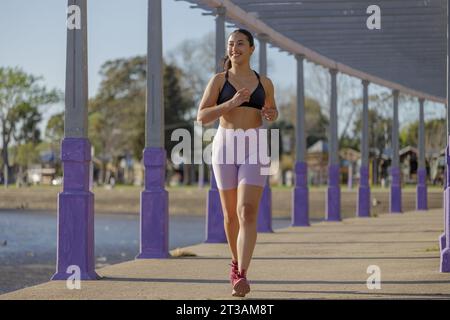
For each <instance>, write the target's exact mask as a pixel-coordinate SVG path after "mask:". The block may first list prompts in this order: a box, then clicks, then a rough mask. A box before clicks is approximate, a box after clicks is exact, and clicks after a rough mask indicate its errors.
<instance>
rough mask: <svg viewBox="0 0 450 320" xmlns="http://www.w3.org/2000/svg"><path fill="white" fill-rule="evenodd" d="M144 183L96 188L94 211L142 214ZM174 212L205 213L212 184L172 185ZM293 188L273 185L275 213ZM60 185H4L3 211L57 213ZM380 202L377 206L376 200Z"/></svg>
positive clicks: (345, 206)
mask: <svg viewBox="0 0 450 320" xmlns="http://www.w3.org/2000/svg"><path fill="white" fill-rule="evenodd" d="M141 190H142V189H141V188H140V187H132V186H130V187H128V186H127V187H123V186H119V187H116V188H114V189H111V190H107V189H105V188H103V187H97V188H94V190H93V193H94V199H95V200H94V201H95V203H94V211H95V213H96V214H113V215H117V214H120V215H132V216H138V215H139V210H140V192H141ZM166 190H167V191H168V193H169V215H170V216H204V215H205V214H206V199H207V195H208V191H209V186H207V185H206V186H205V187H204V188H202V189H200V188H198V187H196V186H191V187H186V188H184V187H168V188H166ZM292 190H293V188H288V187H285V188H280V187H274V188H272V190H271V191H272V216H273V217H274V218H275V217H280V218H288V217H290V216H291V209H292V208H291V206H292ZM59 192H61V188H60V187H51V186H42V187H28V188H14V187H12V188H8V189H1V188H0V213H1V212H2V211H9V212H18V211H28V212H36V213H39V212H46V213H52V214H55V215H56V214H57V198H58V193H59ZM341 194H342V197H341V212H342V217H343V218H346V217H352V216H354V215H355V212H356V201H357V196H358V189H357V188H353V189H352V190H348V189H346V188H344V187H342V188H341ZM402 195H403V196H402V207H403V208H402V209H403V211H411V210H415V201H416V193H415V189H414V188H406V189H403V190H402ZM325 199H326V188H311V189H310V190H309V200H310V203H309V207H310V218H312V219H321V218H323V217H324V214H325ZM374 202H376V203H377V204H376V205H375V206H374V205H373V203H374ZM371 204H372V205H371V214H372V215H378V214H381V213H385V212H388V211H389V189H376V188H375V189H374V190H371ZM428 207H429V209H433V208H442V190H441V188H429V190H428Z"/></svg>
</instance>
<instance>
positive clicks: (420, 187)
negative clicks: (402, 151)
mask: <svg viewBox="0 0 450 320" xmlns="http://www.w3.org/2000/svg"><path fill="white" fill-rule="evenodd" d="M424 104H425V99H422V98H420V99H419V143H418V146H419V157H418V164H419V165H418V169H417V188H416V195H417V196H416V209H417V210H427V209H428V205H427V170H426V164H425V114H424Z"/></svg>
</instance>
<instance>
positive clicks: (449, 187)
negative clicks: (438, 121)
mask: <svg viewBox="0 0 450 320" xmlns="http://www.w3.org/2000/svg"><path fill="white" fill-rule="evenodd" d="M449 36H450V5H449V4H448V2H447V147H446V149H445V162H446V179H445V191H444V234H443V235H442V236H441V237H440V242H439V244H440V248H441V266H440V271H441V272H450V234H449V233H450V210H449V207H450V205H449V204H450V179H449V178H450V112H449V110H448V108H449V105H450V104H449V101H450V41H449Z"/></svg>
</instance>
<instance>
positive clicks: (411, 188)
mask: <svg viewBox="0 0 450 320" xmlns="http://www.w3.org/2000/svg"><path fill="white" fill-rule="evenodd" d="M340 187H341V190H342V191H347V190H348V188H347V185H346V184H341V185H340ZM104 188H105V187H104V186H95V187H94V191H95V190H99V189H100V190H102V189H104ZM165 188H166V190H196V189H198V185H197V184H194V185H187V186H185V185H180V186H166V187H165ZM204 188H207V189H209V183H206V184H205V186H204ZM293 188H294V186H286V185H281V186H280V185H273V186H271V189H272V190H286V191H290V190H292V189H293ZM370 188H371V190H373V191H386V192H387V191H389V187H387V188H382V187H381V186H371V187H370ZM1 189H3V190H5V189H4V187H2V186H0V190H1ZM8 189H11V190H27V189H34V190H39V189H42V190H61V189H62V186H60V185H59V186H51V185H36V186H30V187H22V188H18V187H17V186H16V185H15V184H11V185H9V186H8ZM142 189H143V187H141V186H135V185H126V184H116V185H115V186H114V190H142ZM309 189H310V190H311V191H326V190H327V186H326V185H321V186H309ZM357 190H358V185H357V184H355V185H353V188H352V191H355V192H356V191H357ZM402 190H405V191H408V192H409V191H414V192H415V190H416V185H413V184H411V185H410V184H408V185H403V186H402ZM428 190H430V191H443V187H442V186H433V185H428Z"/></svg>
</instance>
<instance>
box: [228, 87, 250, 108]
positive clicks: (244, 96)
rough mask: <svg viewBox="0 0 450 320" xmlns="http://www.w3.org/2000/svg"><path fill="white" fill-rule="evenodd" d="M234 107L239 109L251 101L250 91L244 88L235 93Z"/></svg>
mask: <svg viewBox="0 0 450 320" xmlns="http://www.w3.org/2000/svg"><path fill="white" fill-rule="evenodd" d="M231 100H232V102H233V106H234V107H238V106H240V105H241V104H243V103H244V102H249V101H250V90H248V89H247V88H242V89H240V90H239V91H238V92H236V93H235V95H234V97H233V98H232V99H231Z"/></svg>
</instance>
